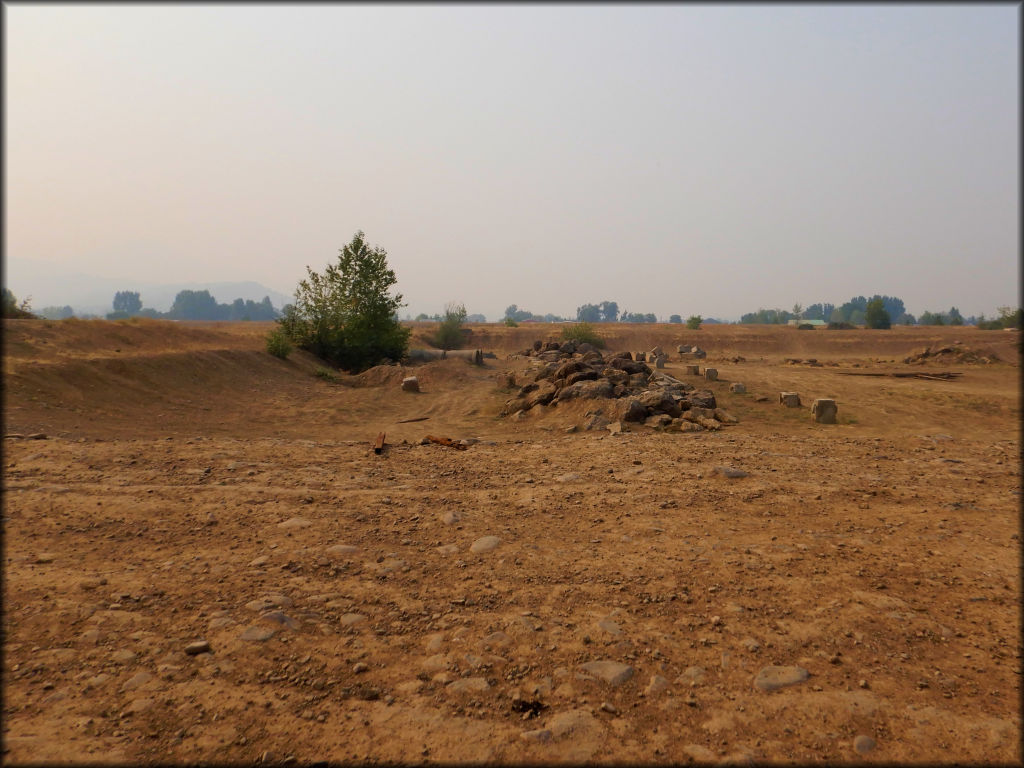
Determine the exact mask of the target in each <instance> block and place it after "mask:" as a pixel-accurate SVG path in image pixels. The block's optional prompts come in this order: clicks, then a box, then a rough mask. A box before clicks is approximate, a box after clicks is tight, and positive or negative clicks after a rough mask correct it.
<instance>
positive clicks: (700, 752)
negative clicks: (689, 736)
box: [683, 744, 718, 763]
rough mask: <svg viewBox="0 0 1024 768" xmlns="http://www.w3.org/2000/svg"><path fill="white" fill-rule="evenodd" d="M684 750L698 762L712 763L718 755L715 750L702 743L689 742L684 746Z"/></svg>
mask: <svg viewBox="0 0 1024 768" xmlns="http://www.w3.org/2000/svg"><path fill="white" fill-rule="evenodd" d="M683 752H684V753H685V754H686V755H687V756H688V757H689V758H690V759H691V760H693V761H694V762H697V763H712V762H715V760H716V759H717V757H718V756H717V755H716V754H715V753H714V752H712V751H711V750H710V749H708V748H707V747H705V746H703V745H701V744H687V745H686V746H685V747H683Z"/></svg>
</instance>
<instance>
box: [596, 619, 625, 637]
mask: <svg viewBox="0 0 1024 768" xmlns="http://www.w3.org/2000/svg"><path fill="white" fill-rule="evenodd" d="M597 626H598V628H599V629H602V630H604V631H605V632H607V633H608V634H609V635H616V636H618V635H621V634H622V630H621V629H620V628H619V625H618V624H616V623H615V622H614V621H612V620H611V619H601V620H600V621H599V622H597Z"/></svg>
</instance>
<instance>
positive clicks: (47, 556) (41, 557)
mask: <svg viewBox="0 0 1024 768" xmlns="http://www.w3.org/2000/svg"><path fill="white" fill-rule="evenodd" d="M55 557H56V555H54V554H52V553H50V552H40V553H39V554H38V555H36V563H38V564H40V565H44V564H46V563H52V562H53V559H54V558H55Z"/></svg>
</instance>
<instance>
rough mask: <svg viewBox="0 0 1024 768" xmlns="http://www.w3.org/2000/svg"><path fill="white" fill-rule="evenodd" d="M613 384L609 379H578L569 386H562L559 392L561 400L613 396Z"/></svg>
mask: <svg viewBox="0 0 1024 768" xmlns="http://www.w3.org/2000/svg"><path fill="white" fill-rule="evenodd" d="M611 396H612V385H611V383H610V382H609V381H608V379H597V380H595V381H578V382H576V383H575V384H572V385H570V386H567V387H562V389H561V390H560V391H559V392H558V400H559V402H561V401H563V400H573V399H575V398H579V399H581V400H591V399H593V398H596V397H611Z"/></svg>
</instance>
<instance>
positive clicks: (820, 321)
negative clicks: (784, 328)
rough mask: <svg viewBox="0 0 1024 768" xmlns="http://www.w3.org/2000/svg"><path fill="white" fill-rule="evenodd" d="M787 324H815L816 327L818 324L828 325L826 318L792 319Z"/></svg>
mask: <svg viewBox="0 0 1024 768" xmlns="http://www.w3.org/2000/svg"><path fill="white" fill-rule="evenodd" d="M787 325H794V326H795V325H813V326H814V327H815V328H817V327H818V326H824V325H828V323H826V322H825V321H824V320H790V321H789V322H788V323H787Z"/></svg>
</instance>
